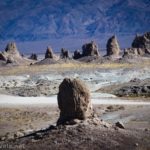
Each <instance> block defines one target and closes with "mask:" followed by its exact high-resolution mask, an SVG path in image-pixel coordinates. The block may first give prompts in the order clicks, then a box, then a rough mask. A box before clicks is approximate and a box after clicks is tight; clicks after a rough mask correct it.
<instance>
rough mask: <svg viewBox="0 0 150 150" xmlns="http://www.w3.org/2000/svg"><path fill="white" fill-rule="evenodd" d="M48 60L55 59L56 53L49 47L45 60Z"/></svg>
mask: <svg viewBox="0 0 150 150" xmlns="http://www.w3.org/2000/svg"><path fill="white" fill-rule="evenodd" d="M46 58H52V59H54V53H53V50H52V48H50V47H47V50H46V53H45V59H46Z"/></svg>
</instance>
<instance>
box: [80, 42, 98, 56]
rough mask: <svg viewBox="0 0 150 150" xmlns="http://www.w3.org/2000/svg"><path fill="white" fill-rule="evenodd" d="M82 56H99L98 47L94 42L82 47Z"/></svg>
mask: <svg viewBox="0 0 150 150" xmlns="http://www.w3.org/2000/svg"><path fill="white" fill-rule="evenodd" d="M82 56H83V57H84V56H99V51H98V46H97V45H96V43H95V42H94V41H92V42H90V43H87V44H84V45H83V46H82Z"/></svg>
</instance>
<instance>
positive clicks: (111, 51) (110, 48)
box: [107, 36, 120, 56]
mask: <svg viewBox="0 0 150 150" xmlns="http://www.w3.org/2000/svg"><path fill="white" fill-rule="evenodd" d="M119 53H120V46H119V44H118V41H117V38H116V36H112V37H111V38H110V39H109V40H108V42H107V56H111V55H113V56H119Z"/></svg>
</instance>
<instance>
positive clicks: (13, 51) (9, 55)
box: [0, 43, 22, 63]
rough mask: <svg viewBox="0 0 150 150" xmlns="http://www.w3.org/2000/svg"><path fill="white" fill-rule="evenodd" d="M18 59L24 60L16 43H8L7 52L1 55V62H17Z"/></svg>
mask: <svg viewBox="0 0 150 150" xmlns="http://www.w3.org/2000/svg"><path fill="white" fill-rule="evenodd" d="M18 59H22V56H21V55H20V53H19V51H18V49H17V46H16V44H15V43H8V44H7V46H6V48H5V51H4V52H1V53H0V60H3V61H6V62H8V63H13V62H17V60H18Z"/></svg>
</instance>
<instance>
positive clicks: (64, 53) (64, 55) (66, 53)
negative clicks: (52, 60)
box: [60, 48, 69, 59]
mask: <svg viewBox="0 0 150 150" xmlns="http://www.w3.org/2000/svg"><path fill="white" fill-rule="evenodd" d="M60 57H61V58H62V59H67V58H69V51H68V50H66V49H64V48H62V49H61V55H60Z"/></svg>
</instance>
